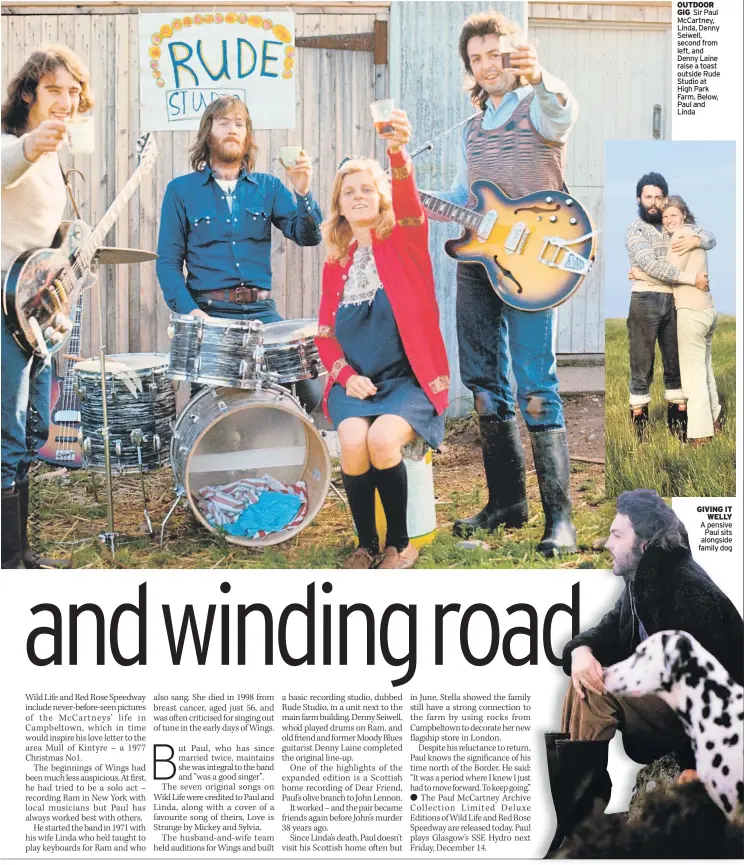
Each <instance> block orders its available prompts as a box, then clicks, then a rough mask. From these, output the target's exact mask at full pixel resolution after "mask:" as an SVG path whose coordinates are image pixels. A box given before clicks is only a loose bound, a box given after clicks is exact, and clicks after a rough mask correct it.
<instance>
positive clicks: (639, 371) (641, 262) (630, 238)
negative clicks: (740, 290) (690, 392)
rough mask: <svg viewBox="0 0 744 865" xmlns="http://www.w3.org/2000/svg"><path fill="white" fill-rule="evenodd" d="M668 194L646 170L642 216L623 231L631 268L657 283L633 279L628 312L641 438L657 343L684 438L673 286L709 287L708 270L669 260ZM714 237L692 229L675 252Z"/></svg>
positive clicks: (672, 423)
mask: <svg viewBox="0 0 744 865" xmlns="http://www.w3.org/2000/svg"><path fill="white" fill-rule="evenodd" d="M668 194H669V187H668V186H667V182H666V180H665V179H664V177H663V176H662V175H661V174H658V173H657V172H655V171H652V172H650V173H648V174H644V175H643V177H641V179H640V180H639V181H638V183H637V184H636V202H637V203H638V219H634V220H633V222H631V224H630V225H629V226H628V230H627V232H626V234H625V247H626V249H627V251H628V258H629V260H630V266H631V268H634V267H636V268H639V269H640V270H642V271H644V272H645V273H646V274H648V276H650V277H653V278H654V279H655V280H658V281H659V282H661V283H662V284H661V285H660V284H659V282H653V281H651V280H648V281H647V280H643V279H635V280H633V283H632V293H631V296H630V311H629V312H628V347H629V351H630V417H631V420H632V421H633V424H634V426H635V430H636V434H637V435H638V438H639V440H640V441H643V439H644V438H645V433H646V430H647V428H648V405H649V403H650V402H651V394H650V389H651V382H652V381H653V379H654V356H655V353H656V342H657V340H658V342H659V349H660V351H661V360H662V363H663V365H664V397H665V399H666V401H667V423H668V425H669V430H670V431H671V432H672V433H674V434H675V435H677V436H679V437H680V438H682V439H683V440H684V439H685V431H686V428H687V401H686V399H685V395H684V393H683V392H682V382H681V379H680V372H679V350H678V347H677V313H676V310H675V307H674V297H673V295H672V289H673V286H674V285H675V284H679V283H683V284H685V285H694V286H695V287H696V288H699V289H700V290H701V291H705V290H707V288H708V274H707V273H698V274H697V275H696V276H695V277H692V276H691V275H690V274H686V273H684V272H682V271H681V270H679V269H678V268H676V267H674V265H671V264H669V263H668V262H667V261H666V257H667V249H668V246H667V245H666V243H665V239H664V237H663V227H662V224H661V203H662V201H663V200H664V199H665V198H666V196H667V195H668ZM715 245H716V239H715V237H713V235H712V234H710V232H707V231H705V230H703V229H702V228H697V227H695V228H694V231H693V234H692V235H691V236H690V237H685V238H679V239H677V240H675V241H674V242H673V243H672V246H671V251H672V252H674V253H675V254H680V255H683V254H685V253H687V252H690V251H691V250H692V249H695V248H697V247H700V248H701V249H706V250H707V249H713V247H714V246H715Z"/></svg>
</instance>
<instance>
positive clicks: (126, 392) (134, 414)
mask: <svg viewBox="0 0 744 865" xmlns="http://www.w3.org/2000/svg"><path fill="white" fill-rule="evenodd" d="M74 371H75V389H76V390H77V392H78V395H79V397H80V415H81V417H80V432H81V435H82V441H83V448H82V450H83V467H84V468H89V469H92V470H93V471H94V472H102V471H105V470H106V452H105V448H104V438H103V432H102V430H103V398H102V394H101V363H100V361H99V360H98V359H97V358H96V359H91V360H84V361H81V362H80V363H76V364H75V366H74ZM106 407H107V411H108V426H109V454H110V456H111V469H112V471H113V472H115V473H117V474H130V473H132V472H137V471H139V467H140V459H141V461H142V469H143V470H144V471H153V470H154V469H158V468H160V467H161V466H167V465H168V463H169V454H170V442H171V434H172V429H173V424H174V421H175V418H176V395H175V392H174V390H173V383H172V382H171V381H170V380H169V378H168V355H166V354H110V355H106Z"/></svg>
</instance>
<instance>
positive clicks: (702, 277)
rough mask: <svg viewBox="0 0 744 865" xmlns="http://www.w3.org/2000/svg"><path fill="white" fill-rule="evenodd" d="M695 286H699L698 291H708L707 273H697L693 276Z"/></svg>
mask: <svg viewBox="0 0 744 865" xmlns="http://www.w3.org/2000/svg"><path fill="white" fill-rule="evenodd" d="M695 288H699V289H700V291H710V283H709V282H708V274H707V273H699V274H698V275H697V276H696V277H695Z"/></svg>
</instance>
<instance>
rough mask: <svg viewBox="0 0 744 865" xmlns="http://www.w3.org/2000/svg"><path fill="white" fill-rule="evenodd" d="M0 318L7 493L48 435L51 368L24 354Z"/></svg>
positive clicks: (23, 474) (22, 478)
mask: <svg viewBox="0 0 744 865" xmlns="http://www.w3.org/2000/svg"><path fill="white" fill-rule="evenodd" d="M4 276H5V275H4V274H3V278H4ZM2 319H3V321H2V362H3V368H2V488H3V489H4V490H8V489H12V488H13V486H14V485H15V484H16V483H21V482H22V481H25V480H26V478H27V476H28V470H29V468H30V467H31V463H32V462H33V461H34V459H35V458H36V454H37V453H38V452H39V449H40V448H42V447H43V446H44V444H45V443H46V440H47V437H48V436H49V413H50V405H49V404H50V400H51V383H52V366H51V359H50V358H49V357H47V358H46V359H42V358H40V357H38V356H37V355H35V354H31V353H29V352H27V351H24V350H23V349H22V348H21V347H20V346H19V345H18V343H17V342H16V341H15V340H14V339H13V336H12V334H11V333H10V330H9V329H8V327H7V324H6V321H5V315H3V316H2Z"/></svg>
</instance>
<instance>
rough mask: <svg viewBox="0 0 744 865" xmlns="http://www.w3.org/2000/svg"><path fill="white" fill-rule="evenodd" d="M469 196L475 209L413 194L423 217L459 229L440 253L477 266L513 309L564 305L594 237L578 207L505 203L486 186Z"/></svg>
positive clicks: (544, 201) (560, 195)
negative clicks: (424, 211) (443, 220)
mask: <svg viewBox="0 0 744 865" xmlns="http://www.w3.org/2000/svg"><path fill="white" fill-rule="evenodd" d="M471 191H472V193H473V195H474V196H475V199H476V204H475V206H474V207H460V206H458V205H455V204H451V203H450V202H448V201H445V200H444V199H442V198H437V196H435V195H431V194H429V193H425V192H422V193H420V196H421V201H422V203H423V204H424V207H426V209H427V210H429V211H431V212H433V213H437V214H440V215H442V216H446V217H447V218H448V219H450V220H452V221H454V222H457V223H459V224H460V225H462V226H463V227H464V228H465V233H464V234H463V235H462V237H459V238H457V239H456V240H448V241H447V242H446V243H445V250H446V252H447V254H448V255H450V256H451V257H452V258H454V259H457V261H460V262H463V263H473V264H482V265H483V267H484V268H485V270H486V273H487V274H488V278H489V280H490V281H491V285H492V286H493V288H494V290H495V291H496V293H497V294H498V295H499V297H500V298H501V299H502V300H503V301H504V303H508V304H509V306H513V307H515V308H516V309H522V310H525V311H527V312H537V311H538V310H541V309H549V308H551V307H553V306H558V305H559V304H561V303H564V302H565V301H567V300H568V299H569V298H570V297H571V296H572V295H573V294H574V293H575V292H576V291H577V290H578V288H579V286H580V285H581V283H582V282H583V280H584V279H585V277H586V276H587V274H588V273H589V270H590V269H591V266H592V264H593V263H594V260H595V258H596V245H597V234H598V232H597V229H596V228H595V227H594V223H593V221H592V218H591V216H590V215H589V213H588V212H587V211H586V210H585V208H584V207H583V206H582V205H581V204H580V203H579V202H578V201H577V200H576V199H575V198H574V197H573V196H572V195H569V194H568V193H567V192H558V191H542V192H534V193H532V194H530V195H525V196H523V197H522V198H509V196H508V195H506V194H505V193H504V192H503V191H502V190H501V189H500V188H499V187H498V186H496V184H495V183H491V182H490V181H488V180H477V181H476V182H475V183H473V184H472V186H471Z"/></svg>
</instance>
